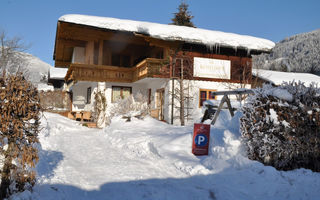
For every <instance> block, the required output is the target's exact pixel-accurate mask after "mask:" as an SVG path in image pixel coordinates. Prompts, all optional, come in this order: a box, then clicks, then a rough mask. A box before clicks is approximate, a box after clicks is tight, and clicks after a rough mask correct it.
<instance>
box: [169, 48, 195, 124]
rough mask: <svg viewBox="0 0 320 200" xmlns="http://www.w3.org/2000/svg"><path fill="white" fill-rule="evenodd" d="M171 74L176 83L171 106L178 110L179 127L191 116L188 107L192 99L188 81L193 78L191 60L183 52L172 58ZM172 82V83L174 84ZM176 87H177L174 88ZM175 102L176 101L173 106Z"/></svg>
mask: <svg viewBox="0 0 320 200" xmlns="http://www.w3.org/2000/svg"><path fill="white" fill-rule="evenodd" d="M172 65H173V72H172V76H173V79H174V80H175V81H176V83H173V84H174V85H173V87H172V88H173V89H172V91H171V95H172V97H173V98H172V106H174V107H175V108H176V109H178V110H179V115H178V117H179V119H180V124H181V126H184V125H185V119H189V118H190V116H191V112H190V109H191V108H190V106H191V102H192V99H193V95H191V94H190V90H191V87H192V84H191V83H190V80H192V77H193V68H192V65H193V63H192V60H191V59H190V57H189V56H187V55H185V54H184V53H183V52H182V53H181V52H180V53H179V54H178V53H176V54H175V55H174V56H173V63H172ZM175 81H174V82H175ZM176 86H177V87H176ZM175 100H177V101H178V103H177V104H175V103H174V102H175Z"/></svg>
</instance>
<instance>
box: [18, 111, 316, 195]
mask: <svg viewBox="0 0 320 200" xmlns="http://www.w3.org/2000/svg"><path fill="white" fill-rule="evenodd" d="M239 117H240V113H239V112H238V113H236V115H235V117H234V118H231V117H230V116H229V114H228V113H226V112H222V113H221V115H220V117H219V119H218V121H217V122H216V124H215V125H214V126H212V127H211V138H210V143H211V144H210V145H211V147H210V151H209V156H203V157H196V156H194V155H193V154H191V142H192V131H193V127H191V126H186V127H178V126H172V125H168V124H166V123H163V122H160V121H156V120H154V119H152V118H146V119H144V120H138V119H135V118H134V119H133V120H132V121H131V122H125V120H124V119H121V118H114V119H113V121H112V123H111V125H110V126H109V127H107V128H105V129H101V130H100V129H88V128H86V127H83V126H81V125H79V122H75V121H72V120H69V119H67V118H64V117H61V116H60V115H56V114H51V113H45V116H44V117H43V118H42V126H43V127H44V128H43V130H42V132H41V133H40V142H41V149H40V163H39V164H38V166H37V172H38V181H37V184H36V186H35V188H34V191H33V193H29V192H24V193H22V194H20V195H17V196H15V197H14V198H13V199H15V200H17V199H20V200H21V199H33V200H40V199H41V200H49V199H52V200H60V199H61V200H62V199H68V200H73V199H74V200H84V199H90V200H92V199H95V200H97V199H112V200H115V199H119V200H120V199H121V200H123V199H148V200H150V199H159V200H160V199H161V200H162V199H201V200H203V199H211V200H213V199H218V200H224V199H225V200H237V199H241V200H243V199H246V200H250V199H259V200H262V199H268V200H269V199H273V200H275V199H281V200H282V199H318V197H319V195H320V190H319V188H320V173H313V172H311V171H310V170H306V169H299V170H294V171H288V172H284V171H277V170H275V169H274V168H273V167H266V166H263V165H262V164H260V163H258V162H256V161H251V160H248V159H247V158H246V156H245V155H244V153H243V150H242V147H241V142H240V138H239V137H240V133H239Z"/></svg>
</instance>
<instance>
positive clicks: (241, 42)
mask: <svg viewBox="0 0 320 200" xmlns="http://www.w3.org/2000/svg"><path fill="white" fill-rule="evenodd" d="M59 21H63V22H70V23H75V24H81V25H87V26H94V27H98V28H103V29H109V30H117V31H128V32H135V33H141V34H146V35H150V36H151V37H153V38H157V39H163V40H178V41H185V42H190V43H198V44H203V45H208V46H211V47H218V46H226V47H232V48H245V49H248V50H251V49H252V50H261V51H270V50H271V49H272V48H273V47H274V46H275V43H274V42H272V41H270V40H266V39H262V38H257V37H252V36H247V35H238V34H234V33H224V32H220V31H211V30H206V29H201V28H192V27H185V26H175V25H165V24H158V23H150V22H142V21H133V20H123V19H116V18H108V17H97V16H88V15H76V14H70V15H64V16H62V17H60V18H59Z"/></svg>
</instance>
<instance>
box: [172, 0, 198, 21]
mask: <svg viewBox="0 0 320 200" xmlns="http://www.w3.org/2000/svg"><path fill="white" fill-rule="evenodd" d="M188 7H189V5H188V4H187V3H185V2H184V1H182V2H181V4H180V5H179V8H178V11H179V12H177V13H174V18H172V19H171V20H172V23H171V24H173V25H178V26H190V27H195V26H194V24H193V23H192V21H191V19H192V18H193V16H192V15H191V13H190V12H189V11H188Z"/></svg>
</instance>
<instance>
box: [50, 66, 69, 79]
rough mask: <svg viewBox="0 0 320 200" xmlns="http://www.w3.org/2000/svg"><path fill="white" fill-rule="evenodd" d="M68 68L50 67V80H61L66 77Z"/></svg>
mask: <svg viewBox="0 0 320 200" xmlns="http://www.w3.org/2000/svg"><path fill="white" fill-rule="evenodd" d="M67 71H68V68H56V67H50V72H49V73H50V79H58V80H63V79H64V77H65V76H66V74H67Z"/></svg>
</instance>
